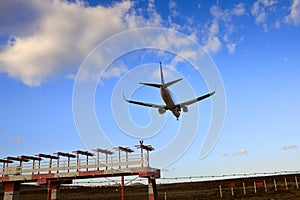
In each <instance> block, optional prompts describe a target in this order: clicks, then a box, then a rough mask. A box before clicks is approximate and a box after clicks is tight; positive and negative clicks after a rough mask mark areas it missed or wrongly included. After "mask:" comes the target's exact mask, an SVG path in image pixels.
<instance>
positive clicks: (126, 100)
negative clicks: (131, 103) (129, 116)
mask: <svg viewBox="0 0 300 200" xmlns="http://www.w3.org/2000/svg"><path fill="white" fill-rule="evenodd" d="M123 98H124V100H125V101H127V102H128V99H126V97H125V94H124V93H123Z"/></svg>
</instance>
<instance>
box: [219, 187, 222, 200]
mask: <svg viewBox="0 0 300 200" xmlns="http://www.w3.org/2000/svg"><path fill="white" fill-rule="evenodd" d="M219 190H220V197H221V198H222V197H223V193H222V186H221V185H219Z"/></svg>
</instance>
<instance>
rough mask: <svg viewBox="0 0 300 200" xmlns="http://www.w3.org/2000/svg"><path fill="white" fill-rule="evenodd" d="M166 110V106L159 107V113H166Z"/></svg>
mask: <svg viewBox="0 0 300 200" xmlns="http://www.w3.org/2000/svg"><path fill="white" fill-rule="evenodd" d="M165 112H166V110H165V109H164V108H159V109H158V113H159V114H161V115H162V114H164V113H165Z"/></svg>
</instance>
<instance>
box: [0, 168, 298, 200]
mask: <svg viewBox="0 0 300 200" xmlns="http://www.w3.org/2000/svg"><path fill="white" fill-rule="evenodd" d="M297 176H299V174H296V175H295V174H294V175H284V176H283V175H281V176H268V177H255V178H240V179H228V180H217V181H202V182H191V183H176V184H160V185H157V191H158V199H161V200H164V199H168V200H181V199H183V200H195V199H250V200H254V199H259V200H261V199H262V200H264V199H268V200H270V199H274V200H275V199H276V200H279V199H280V200H282V199H300V189H298V188H297V182H298V177H297ZM274 180H275V182H276V187H275V184H274ZM296 180H297V182H296ZM299 181H300V176H299ZM254 185H255V186H256V192H255V187H254ZM243 186H245V187H243ZM265 186H266V187H265ZM220 188H221V191H222V192H220ZM2 190H3V188H2ZM2 190H0V199H2V198H3V193H1V191H2ZM20 194H21V195H20V200H39V199H47V189H46V187H43V188H41V187H35V188H28V187H27V188H25V186H23V187H22V188H21V192H20ZM60 199H61V200H83V199H89V200H92V199H93V200H96V199H101V200H104V199H105V200H117V199H118V200H119V199H121V188H120V187H104V186H103V187H79V188H63V189H61V191H60ZM125 199H126V200H143V199H145V200H146V199H148V186H147V185H138V186H126V187H125Z"/></svg>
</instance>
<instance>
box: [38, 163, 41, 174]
mask: <svg viewBox="0 0 300 200" xmlns="http://www.w3.org/2000/svg"><path fill="white" fill-rule="evenodd" d="M40 169H41V160H39V168H38V174H40Z"/></svg>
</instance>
